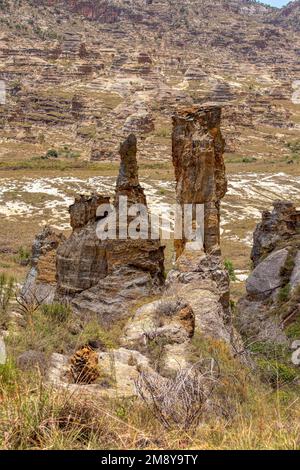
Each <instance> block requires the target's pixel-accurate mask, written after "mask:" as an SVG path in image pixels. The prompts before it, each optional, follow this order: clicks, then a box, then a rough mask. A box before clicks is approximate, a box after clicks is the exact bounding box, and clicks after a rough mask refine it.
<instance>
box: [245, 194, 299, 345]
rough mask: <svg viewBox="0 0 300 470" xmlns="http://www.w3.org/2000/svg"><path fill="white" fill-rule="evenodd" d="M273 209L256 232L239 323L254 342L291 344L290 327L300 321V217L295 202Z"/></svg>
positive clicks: (278, 202)
mask: <svg viewBox="0 0 300 470" xmlns="http://www.w3.org/2000/svg"><path fill="white" fill-rule="evenodd" d="M273 205H274V209H273V211H272V212H267V211H266V212H263V214H262V221H261V222H260V223H259V224H258V225H257V227H256V230H255V232H254V245H253V249H252V254H251V257H252V260H253V264H254V266H255V269H254V270H253V271H252V273H251V274H250V276H249V278H248V280H247V282H246V290H247V292H246V295H245V296H244V297H243V298H242V299H240V301H239V302H238V312H239V313H238V316H237V321H238V325H239V329H240V331H241V332H242V333H243V335H245V336H247V337H249V338H251V340H253V341H254V340H258V341H269V342H273V343H276V344H288V342H289V339H288V337H287V335H286V327H288V326H290V325H291V324H293V323H294V322H295V321H298V320H299V317H300V295H299V285H300V274H299V273H300V255H299V253H300V237H299V227H300V213H299V211H297V210H296V208H295V206H294V204H292V203H291V202H286V201H277V202H275V203H274V204H273Z"/></svg>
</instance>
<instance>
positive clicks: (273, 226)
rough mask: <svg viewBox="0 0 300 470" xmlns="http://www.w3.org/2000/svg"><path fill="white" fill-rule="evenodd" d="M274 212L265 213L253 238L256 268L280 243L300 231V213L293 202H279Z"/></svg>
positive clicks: (275, 205)
mask: <svg viewBox="0 0 300 470" xmlns="http://www.w3.org/2000/svg"><path fill="white" fill-rule="evenodd" d="M273 206H274V209H273V211H272V212H269V211H265V212H263V214H262V221H261V223H259V224H258V225H257V227H256V230H255V232H254V236H253V248H252V253H251V259H252V261H253V265H254V267H256V266H257V265H258V263H259V262H260V261H261V259H262V258H263V257H266V256H267V255H268V254H269V253H271V252H272V251H273V250H274V249H275V248H276V246H277V245H278V244H279V243H282V242H284V241H286V242H288V240H289V239H290V238H292V237H294V236H295V235H296V234H297V233H298V232H299V229H300V211H297V210H296V208H295V206H294V204H293V203H292V202H286V201H277V202H274V204H273Z"/></svg>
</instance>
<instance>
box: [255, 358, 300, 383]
mask: <svg viewBox="0 0 300 470" xmlns="http://www.w3.org/2000/svg"><path fill="white" fill-rule="evenodd" d="M258 366H259V369H260V372H261V376H262V378H263V379H264V380H265V381H267V382H268V383H270V385H272V386H273V387H277V386H278V385H279V386H282V385H285V384H289V383H291V382H293V381H294V380H296V379H297V378H298V377H299V375H298V373H297V371H296V369H295V368H293V367H291V366H289V365H287V364H284V363H283V362H279V361H277V360H276V359H268V360H267V359H259V360H258Z"/></svg>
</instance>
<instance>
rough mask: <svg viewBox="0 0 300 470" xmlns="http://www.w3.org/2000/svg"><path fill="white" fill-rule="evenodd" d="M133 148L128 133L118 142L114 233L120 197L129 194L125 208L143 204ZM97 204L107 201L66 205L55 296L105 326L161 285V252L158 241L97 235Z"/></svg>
mask: <svg viewBox="0 0 300 470" xmlns="http://www.w3.org/2000/svg"><path fill="white" fill-rule="evenodd" d="M136 151H137V149H136V138H135V136H134V135H132V134H131V135H130V136H129V137H128V138H127V139H126V140H125V141H124V142H123V143H122V145H121V146H120V156H121V166H120V172H119V176H118V179H117V184H116V194H115V201H114V204H115V207H116V213H117V232H116V234H118V229H119V228H120V227H121V224H120V223H119V197H120V196H127V197H128V205H129V206H130V204H133V203H143V204H145V205H146V197H145V194H144V191H143V189H142V187H141V186H140V184H139V180H138V166H137V160H136ZM99 202H101V203H106V204H107V203H108V202H109V199H108V198H106V197H103V196H99V195H93V196H92V197H91V198H86V197H80V198H78V200H77V201H76V202H75V204H74V205H73V206H71V209H70V213H71V223H72V227H73V233H72V234H71V236H70V238H69V239H68V240H66V242H65V243H63V244H62V245H61V246H60V248H59V250H58V253H57V281H58V284H57V296H58V297H64V296H67V297H69V298H70V300H71V301H72V306H73V308H74V310H75V311H78V312H80V313H83V314H84V313H94V314H97V315H98V316H99V318H100V319H101V320H102V321H103V322H104V323H106V324H107V323H109V322H110V321H113V320H115V319H117V318H120V317H122V316H123V315H125V314H126V313H127V312H128V308H129V304H131V303H132V302H134V301H136V300H137V299H138V298H140V297H142V296H148V295H150V294H151V292H153V291H155V290H156V289H157V288H159V286H160V285H162V283H163V271H164V263H163V260H164V256H163V247H161V246H160V242H159V241H152V240H150V239H146V240H142V239H138V240H133V239H125V240H120V239H116V240H114V239H107V240H101V239H99V238H98V236H97V226H98V222H99V218H98V217H97V215H96V210H97V205H98V203H99ZM102 219H105V217H103V218H102ZM123 228H124V227H123ZM125 228H126V229H127V226H126V227H125Z"/></svg>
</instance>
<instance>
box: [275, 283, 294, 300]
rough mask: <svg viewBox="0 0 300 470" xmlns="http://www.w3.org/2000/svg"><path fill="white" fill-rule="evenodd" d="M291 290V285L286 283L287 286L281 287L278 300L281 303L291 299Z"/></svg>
mask: <svg viewBox="0 0 300 470" xmlns="http://www.w3.org/2000/svg"><path fill="white" fill-rule="evenodd" d="M290 292H291V285H290V284H286V285H285V286H283V287H281V289H280V290H279V292H278V296H277V300H278V302H280V303H282V304H283V303H285V302H287V301H288V300H289V297H290Z"/></svg>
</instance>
